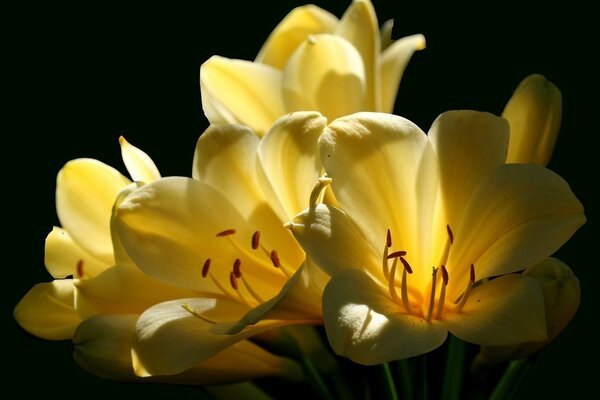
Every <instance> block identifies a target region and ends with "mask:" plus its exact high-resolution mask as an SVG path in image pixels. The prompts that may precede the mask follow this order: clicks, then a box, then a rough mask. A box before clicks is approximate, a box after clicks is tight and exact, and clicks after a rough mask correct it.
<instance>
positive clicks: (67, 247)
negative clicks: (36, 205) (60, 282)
mask: <svg viewBox="0 0 600 400" xmlns="http://www.w3.org/2000/svg"><path fill="white" fill-rule="evenodd" d="M80 262H82V263H81V265H82V266H83V268H84V269H83V271H84V275H85V277H86V278H89V277H93V276H96V275H98V274H99V273H100V272H102V271H104V270H105V269H106V268H108V267H110V265H109V264H106V263H105V262H103V261H101V260H98V259H97V258H96V257H94V256H93V255H91V254H90V253H88V252H87V251H85V250H84V249H83V248H81V246H79V245H78V244H77V243H75V241H74V240H73V238H72V237H71V235H69V232H67V231H66V230H64V229H62V228H59V227H57V226H55V227H53V228H52V231H51V232H50V233H49V234H48V236H46V245H45V247H44V263H45V265H46V269H47V270H48V272H49V273H50V274H51V275H52V277H54V278H66V277H67V276H69V275H78V274H79V273H80V272H81V271H77V266H78V265H80ZM78 277H79V276H78Z"/></svg>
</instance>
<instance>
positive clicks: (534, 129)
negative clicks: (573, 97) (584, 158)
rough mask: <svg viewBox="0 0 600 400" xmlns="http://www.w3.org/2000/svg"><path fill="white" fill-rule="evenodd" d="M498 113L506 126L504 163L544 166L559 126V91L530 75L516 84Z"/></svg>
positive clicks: (544, 79) (540, 77) (550, 154)
mask: <svg viewBox="0 0 600 400" xmlns="http://www.w3.org/2000/svg"><path fill="white" fill-rule="evenodd" d="M502 116H503V117H504V118H506V119H507V120H508V123H509V125H510V143H509V148H508V158H507V162H510V163H534V164H540V165H547V164H548V162H549V161H550V157H551V156H552V150H553V149H554V145H555V144H556V138H557V136H558V130H559V129H560V121H561V116H562V96H561V94H560V90H558V88H557V87H556V86H555V85H554V84H553V83H552V82H550V81H548V80H546V78H544V77H543V76H542V75H537V74H534V75H530V76H528V77H527V78H525V79H524V80H523V81H522V82H521V83H520V84H519V86H518V87H517V89H516V90H515V93H514V94H513V95H512V97H511V98H510V100H509V101H508V103H507V104H506V107H505V108H504V111H503V112H502Z"/></svg>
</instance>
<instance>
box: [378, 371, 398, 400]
mask: <svg viewBox="0 0 600 400" xmlns="http://www.w3.org/2000/svg"><path fill="white" fill-rule="evenodd" d="M379 368H380V375H381V379H382V381H383V382H384V385H383V389H384V390H383V392H384V394H385V395H384V399H386V400H398V392H397V391H396V385H395V384H394V379H393V378H392V371H390V366H389V364H388V363H383V364H381V365H380V366H379Z"/></svg>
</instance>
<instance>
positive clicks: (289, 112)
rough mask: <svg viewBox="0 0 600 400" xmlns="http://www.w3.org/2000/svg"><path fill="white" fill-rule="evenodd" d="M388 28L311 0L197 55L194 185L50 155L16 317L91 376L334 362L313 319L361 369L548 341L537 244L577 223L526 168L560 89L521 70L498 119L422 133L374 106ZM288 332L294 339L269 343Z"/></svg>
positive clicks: (527, 348)
mask: <svg viewBox="0 0 600 400" xmlns="http://www.w3.org/2000/svg"><path fill="white" fill-rule="evenodd" d="M391 32H392V23H391V21H388V22H386V23H385V24H383V27H382V28H381V30H380V29H379V23H378V21H377V18H376V15H375V12H374V10H373V6H372V4H371V3H370V1H368V0H355V1H353V2H352V4H351V5H350V6H349V8H348V9H347V11H346V12H345V13H344V15H343V16H342V18H341V19H338V18H336V17H335V16H333V15H332V14H330V13H329V12H327V11H325V10H323V9H321V8H319V7H316V6H312V5H309V6H303V7H299V8H296V9H294V10H292V12H290V13H289V14H288V16H287V17H285V18H284V19H283V20H282V21H281V22H280V24H279V25H278V26H277V27H276V28H275V29H274V30H273V32H272V33H271V35H270V36H269V37H268V39H267V40H266V42H265V44H264V46H263V47H262V49H261V50H260V52H259V53H258V55H257V57H256V59H255V60H254V61H253V62H251V61H245V60H232V59H226V58H223V57H219V56H214V57H212V58H210V59H209V60H208V61H206V62H205V63H204V64H203V65H202V67H201V70H200V88H201V94H202V106H203V110H204V113H205V115H206V117H207V118H208V120H209V122H210V127H209V128H208V129H207V130H206V131H205V132H204V133H203V134H202V135H201V136H200V138H199V139H198V142H197V145H196V149H195V155H194V161H193V165H192V172H191V177H161V175H160V173H159V170H158V169H157V167H156V166H155V164H154V162H153V161H152V160H151V159H150V157H149V156H148V155H147V154H146V153H144V152H143V151H142V150H140V149H138V148H136V147H134V146H133V145H132V144H130V143H128V142H127V141H126V140H125V139H124V138H123V137H121V138H120V139H119V142H120V145H121V152H122V157H123V161H124V163H125V165H126V167H127V170H128V172H129V175H130V178H131V180H130V179H129V178H127V177H125V176H123V175H121V173H119V172H118V171H117V170H115V169H113V168H112V167H110V166H108V165H106V164H104V163H102V162H100V161H97V160H92V159H77V160H73V161H71V162H69V163H67V164H66V165H65V166H64V167H63V169H62V170H61V171H60V172H59V174H58V177H57V186H56V209H57V214H58V217H59V220H60V223H61V225H62V227H54V228H53V229H52V231H51V232H50V234H49V235H48V237H47V239H46V243H45V264H46V268H47V270H48V272H49V273H50V274H51V275H52V277H53V278H54V280H53V281H52V282H50V283H40V284H37V285H35V286H34V287H33V288H32V289H31V290H30V291H29V293H27V294H26V295H25V297H24V298H23V299H22V300H21V301H20V302H19V304H18V305H17V306H16V308H15V312H14V315H15V318H16V320H17V322H18V323H19V324H20V325H21V326H22V327H23V328H24V329H25V330H27V331H28V332H30V333H32V334H33V335H36V336H38V337H40V338H43V339H48V340H65V339H72V340H73V343H74V344H75V361H76V362H77V363H78V364H79V365H80V366H81V367H82V368H84V369H86V370H88V371H90V372H91V373H93V374H96V375H98V376H100V377H104V378H108V379H113V380H120V381H134V382H145V381H153V382H167V383H179V384H194V385H210V384H223V383H233V382H241V381H247V380H252V379H255V378H260V377H265V376H278V377H282V378H285V379H291V380H302V379H305V375H306V363H307V362H309V363H310V365H313V364H317V366H318V369H321V370H323V371H326V370H331V368H333V367H331V365H330V364H335V358H334V357H333V356H332V355H331V354H330V352H329V350H328V349H327V346H326V344H325V343H324V342H322V341H321V339H320V337H319V335H318V334H317V333H316V331H315V330H313V329H309V328H307V327H310V326H319V325H324V328H325V333H326V337H327V341H328V343H329V347H330V349H331V350H333V352H334V353H335V354H337V355H340V356H344V357H346V358H348V359H350V360H352V361H353V362H355V363H358V364H362V365H375V364H383V363H386V362H390V361H394V360H400V359H406V358H409V357H413V356H418V355H421V354H425V353H428V352H430V351H432V350H434V349H436V348H437V347H439V346H440V345H442V344H443V343H444V341H445V340H446V338H447V336H448V333H449V332H450V333H451V334H452V335H453V336H455V337H457V338H459V339H461V340H463V341H466V342H469V343H473V344H477V345H480V346H482V347H481V351H480V353H479V355H478V356H477V357H476V359H475V364H476V365H483V364H493V363H498V362H503V361H507V360H511V359H517V358H523V357H527V356H528V355H530V354H532V353H534V352H536V351H538V350H539V349H541V348H542V347H543V346H545V345H546V344H547V343H548V342H549V341H550V340H552V339H553V338H554V337H556V336H557V335H558V334H559V333H560V331H561V330H562V329H563V328H564V327H565V326H566V325H567V324H568V322H569V321H570V319H571V318H572V316H573V315H574V313H575V311H576V310H577V307H578V305H579V284H578V281H577V278H576V277H575V276H574V275H573V273H572V271H571V270H570V269H569V267H568V266H567V265H566V264H564V263H563V262H561V261H559V260H557V259H555V258H551V256H552V254H553V253H554V252H555V251H556V250H557V249H559V248H560V247H561V246H562V245H563V244H564V243H565V242H566V241H567V240H568V239H569V238H570V237H571V236H572V235H573V234H574V233H575V231H576V230H577V229H578V228H579V227H580V226H582V225H583V224H584V223H585V216H584V213H583V207H582V205H581V204H580V202H579V201H578V200H577V198H576V197H575V195H574V194H573V193H572V191H571V189H570V187H569V185H568V184H567V183H566V182H565V181H564V180H563V179H562V178H561V177H560V176H558V175H557V174H556V173H554V172H552V171H550V170H549V169H547V168H546V167H545V166H546V165H547V164H548V162H549V160H550V157H551V154H552V150H553V148H554V144H555V141H556V137H557V135H558V131H559V127H560V120H561V107H562V104H561V95H560V92H559V90H558V89H557V88H556V87H555V86H554V85H553V84H552V83H550V82H549V81H547V80H546V79H545V78H544V77H542V76H540V75H531V76H529V77H527V78H526V79H525V80H523V82H522V83H521V84H520V85H519V86H518V88H517V89H516V91H515V92H514V94H513V96H512V97H511V98H510V99H509V101H508V103H507V105H506V108H505V109H504V112H503V113H502V115H501V116H495V115H493V114H490V113H486V112H478V111H470V110H458V111H448V112H445V113H443V114H441V115H440V116H439V117H438V118H437V119H436V120H435V122H433V124H432V126H431V127H430V129H429V131H428V133H427V134H426V133H424V132H423V131H422V130H421V129H420V128H419V127H418V126H416V125H415V124H414V123H412V122H411V121H409V120H407V119H405V118H402V117H400V116H397V115H392V114H390V113H391V112H392V111H393V108H394V103H395V99H396V92H397V91H398V87H399V83H400V80H401V77H402V74H403V72H404V69H405V67H406V65H407V63H408V62H409V60H410V58H411V57H412V55H413V54H414V53H415V51H418V50H422V49H424V48H425V39H424V37H423V36H422V35H413V36H408V37H404V38H402V39H399V40H396V41H393V40H391ZM290 340H291V341H292V342H293V346H292V347H294V348H295V349H296V350H297V351H279V350H278V349H280V348H281V347H282V343H284V344H285V343H288V342H289V341H290ZM288 344H289V343H288ZM283 347H286V346H283ZM288 347H289V346H288ZM298 352H299V353H301V354H302V356H301V357H299V358H298V357H295V356H294V355H297V353H298ZM305 358H306V359H307V360H308V361H307V360H304V359H305ZM302 360H304V361H302ZM475 364H474V365H475Z"/></svg>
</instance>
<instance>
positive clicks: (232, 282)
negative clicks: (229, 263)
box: [229, 271, 238, 290]
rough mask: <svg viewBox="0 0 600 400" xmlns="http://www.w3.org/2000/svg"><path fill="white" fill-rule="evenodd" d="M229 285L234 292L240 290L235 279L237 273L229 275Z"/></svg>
mask: <svg viewBox="0 0 600 400" xmlns="http://www.w3.org/2000/svg"><path fill="white" fill-rule="evenodd" d="M229 284H230V285H231V287H232V288H233V289H234V290H238V283H237V279H236V277H235V273H234V272H233V271H231V272H230V273H229Z"/></svg>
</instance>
